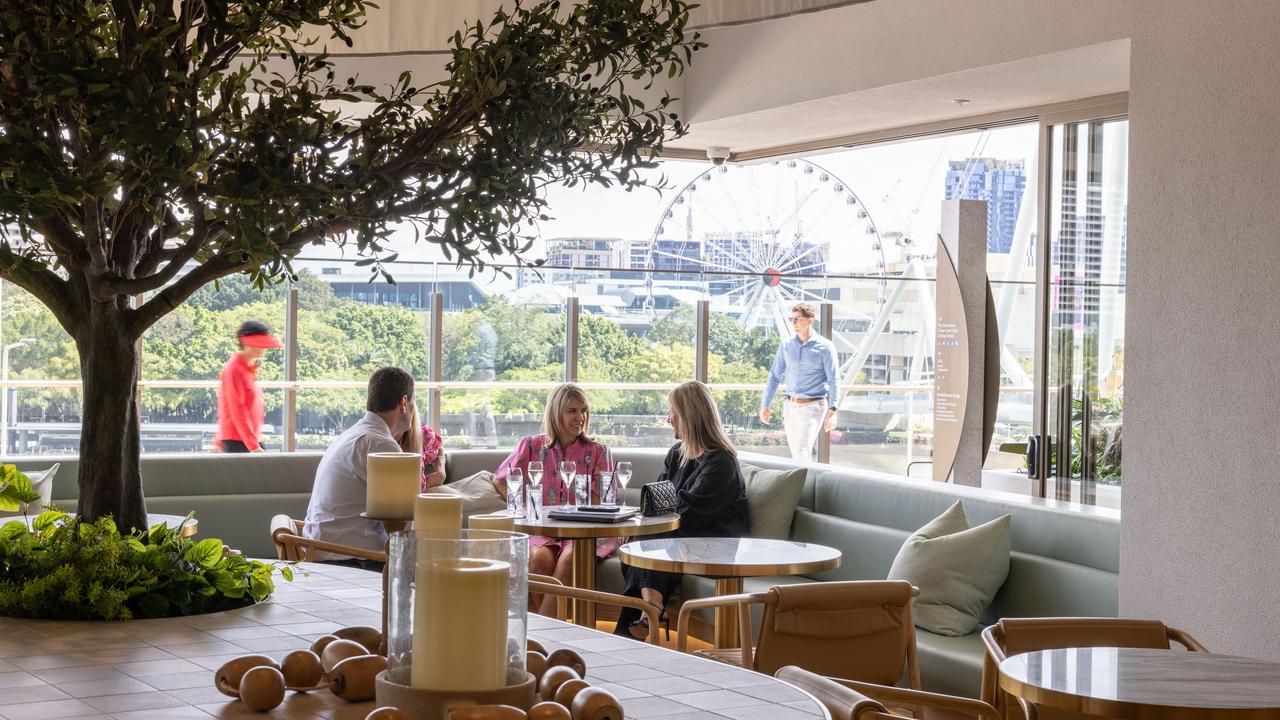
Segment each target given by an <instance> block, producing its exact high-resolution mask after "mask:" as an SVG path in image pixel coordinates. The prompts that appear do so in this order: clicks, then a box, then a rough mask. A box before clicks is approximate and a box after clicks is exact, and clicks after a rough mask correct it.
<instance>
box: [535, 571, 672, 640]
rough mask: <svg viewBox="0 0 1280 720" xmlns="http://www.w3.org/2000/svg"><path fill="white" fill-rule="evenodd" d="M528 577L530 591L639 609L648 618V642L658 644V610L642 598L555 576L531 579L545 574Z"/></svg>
mask: <svg viewBox="0 0 1280 720" xmlns="http://www.w3.org/2000/svg"><path fill="white" fill-rule="evenodd" d="M529 577H530V580H529V590H530V591H531V592H538V593H543V594H546V595H554V596H556V597H561V598H573V599H574V600H586V601H587V602H592V603H599V604H603V605H616V606H618V607H627V608H635V609H636V610H639V611H640V612H641V613H643V614H644V616H645V617H646V618H648V620H649V642H651V643H653V644H654V645H657V644H658V611H657V610H655V609H654V607H653V606H652V605H650V604H649V603H647V602H645V601H644V600H641V599H640V598H635V597H630V596H628V595H615V594H614V593H608V592H601V591H599V590H587V589H584V588H575V587H568V586H566V585H565V584H563V583H561V582H560V581H559V580H557V579H555V578H551V580H552V581H553V582H542V581H541V580H533V578H535V577H536V578H543V577H546V576H545V575H530V576H529Z"/></svg>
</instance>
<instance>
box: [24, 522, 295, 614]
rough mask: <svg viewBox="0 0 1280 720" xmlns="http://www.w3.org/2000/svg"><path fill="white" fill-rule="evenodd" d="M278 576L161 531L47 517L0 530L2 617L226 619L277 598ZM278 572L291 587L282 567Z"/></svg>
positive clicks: (213, 545) (218, 545)
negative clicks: (222, 615) (124, 531)
mask: <svg viewBox="0 0 1280 720" xmlns="http://www.w3.org/2000/svg"><path fill="white" fill-rule="evenodd" d="M274 570H275V568H274V567H273V566H272V565H268V564H266V563H263V562H259V561H257V560H247V559H245V558H244V557H243V556H241V555H237V554H231V553H228V552H226V551H225V548H224V547H223V545H222V541H221V540H218V539H215V538H208V539H205V540H200V541H192V540H190V539H188V538H184V537H181V535H180V534H179V532H178V531H177V530H175V529H171V528H169V527H166V526H165V525H163V524H161V525H156V526H155V527H153V528H151V530H150V531H148V532H145V533H142V532H139V533H134V534H130V535H121V534H120V531H119V530H118V529H117V528H116V525H115V523H114V522H112V521H111V519H110V518H105V517H104V518H100V519H99V520H97V521H95V522H81V521H79V520H77V519H75V518H73V517H71V516H69V515H67V514H66V513H64V512H61V511H59V510H50V511H48V512H44V513H41V514H40V515H38V516H37V517H36V518H35V519H34V520H33V521H32V529H30V530H29V529H28V528H27V526H26V525H25V524H24V523H22V522H18V521H11V522H8V523H5V524H4V525H3V526H0V615H8V616H13V617H34V618H44V619H56V620H128V619H131V618H150V617H169V616H174V615H198V614H201V613H208V612H217V611H220V610H230V609H233V608H237V607H243V606H245V605H252V604H253V603H256V602H261V601H262V600H265V599H266V598H267V596H269V595H270V594H271V593H272V592H274V591H275V584H274V582H273V580H272V575H273V573H274ZM280 572H281V574H282V575H284V576H285V578H286V579H292V573H293V571H292V569H291V568H289V567H288V566H281V567H280Z"/></svg>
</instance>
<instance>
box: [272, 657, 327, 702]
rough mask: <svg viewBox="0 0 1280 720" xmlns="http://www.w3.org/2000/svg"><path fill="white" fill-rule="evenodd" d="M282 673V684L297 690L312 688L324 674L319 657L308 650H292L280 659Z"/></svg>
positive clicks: (303, 690)
mask: <svg viewBox="0 0 1280 720" xmlns="http://www.w3.org/2000/svg"><path fill="white" fill-rule="evenodd" d="M280 672H282V673H284V686H285V687H287V688H289V689H290V690H294V691H297V692H306V691H307V690H314V689H315V688H316V686H317V685H319V684H320V678H321V677H322V676H323V675H324V666H322V665H321V664H320V658H319V656H317V655H316V654H315V653H313V652H311V651H310V650H294V651H293V652H291V653H289V654H288V655H285V656H284V660H281V661H280Z"/></svg>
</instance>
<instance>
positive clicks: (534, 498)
mask: <svg viewBox="0 0 1280 720" xmlns="http://www.w3.org/2000/svg"><path fill="white" fill-rule="evenodd" d="M528 501H529V504H530V506H531V508H530V510H529V512H531V513H532V514H533V519H534V520H540V519H541V518H542V461H541V460H533V461H531V462H530V463H529V498H528Z"/></svg>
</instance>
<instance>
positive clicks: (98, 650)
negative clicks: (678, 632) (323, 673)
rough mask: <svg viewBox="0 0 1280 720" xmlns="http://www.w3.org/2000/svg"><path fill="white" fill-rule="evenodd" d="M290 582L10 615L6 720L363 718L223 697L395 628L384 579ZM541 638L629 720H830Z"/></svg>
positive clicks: (0, 641) (748, 685) (699, 663)
mask: <svg viewBox="0 0 1280 720" xmlns="http://www.w3.org/2000/svg"><path fill="white" fill-rule="evenodd" d="M304 567H305V568H306V569H308V570H309V571H310V574H309V575H308V576H306V577H303V576H301V574H299V575H298V576H297V579H296V580H295V582H293V583H287V582H284V581H283V580H278V581H277V584H276V588H277V592H276V594H275V595H274V596H273V597H272V598H271V600H269V601H268V602H266V603H263V604H261V605H257V606H254V607H250V608H244V609H241V610H236V611H232V612H228V613H220V614H216V615H204V616H199V617H193V618H168V619H164V620H135V621H131V622H120V623H77V622H51V621H33V620H16V619H10V618H0V718H3V720H56V719H58V718H115V719H116V720H141V719H142V718H147V719H148V720H187V719H188V718H193V719H200V718H203V719H205V720H207V719H208V718H209V717H211V716H212V717H219V718H250V717H252V718H271V717H274V718H288V719H289V720H319V719H320V718H327V719H329V720H363V718H364V716H365V715H366V714H368V712H369V711H370V710H372V709H373V708H374V706H375V704H374V702H372V701H370V702H364V703H347V702H345V701H343V700H341V699H339V698H337V697H335V696H333V694H331V693H329V692H327V691H325V692H313V693H306V694H293V693H290V694H289V695H288V696H287V697H286V698H285V702H284V703H283V704H282V705H281V706H280V707H278V708H276V709H275V710H274V711H273V712H271V713H254V712H250V711H249V710H248V709H246V708H245V707H244V706H243V705H241V704H240V703H239V702H238V701H235V700H232V699H231V698H228V697H227V696H225V695H222V694H221V693H219V692H218V691H217V690H216V689H214V687H213V671H214V670H216V669H217V668H218V667H220V666H221V665H222V663H224V662H226V661H227V660H229V659H231V658H233V657H237V656H239V655H244V654H247V653H262V654H266V655H271V656H273V657H276V658H279V657H281V656H283V655H284V654H285V653H286V652H288V651H290V650H296V649H299V648H304V647H308V646H309V645H310V643H311V642H312V641H313V640H314V639H315V638H317V637H319V636H320V635H323V634H325V633H327V632H330V631H332V630H335V629H337V628H339V627H343V626H347V625H372V626H375V627H376V626H378V625H380V624H381V620H380V614H379V613H380V608H381V602H382V601H381V594H380V593H381V578H380V576H378V575H375V574H373V573H367V572H363V571H360V570H354V569H348V568H333V567H327V566H322V565H307V566H304ZM529 624H530V631H529V634H530V636H531V637H534V638H537V639H538V640H539V641H541V642H542V643H543V644H544V645H546V646H547V648H548V649H555V648H558V647H569V648H573V649H574V650H576V651H578V652H579V653H581V654H582V656H583V658H584V659H585V660H586V662H587V679H588V680H589V681H591V683H592V684H593V685H599V686H601V687H605V688H608V689H609V690H611V691H612V692H613V693H614V694H615V695H617V696H618V698H619V699H620V700H622V702H623V707H624V709H625V711H626V713H627V717H628V718H635V719H636V720H645V719H647V718H661V720H686V719H689V720H691V719H692V718H736V719H737V720H756V719H757V718H759V719H761V720H790V719H792V718H795V719H796V720H810V719H812V718H815V717H826V715H825V713H824V711H823V710H822V709H821V708H820V707H819V706H818V705H817V703H815V702H814V701H813V700H812V699H810V698H809V697H808V696H807V695H805V694H804V693H801V692H800V691H799V690H796V689H795V688H793V687H791V686H789V685H785V684H783V683H780V682H778V681H776V680H773V679H772V678H768V677H766V676H763V675H759V674H756V673H751V672H747V671H745V670H738V669H734V668H729V667H726V666H724V665H721V664H718V663H715V662H712V661H710V660H703V659H701V658H696V657H692V656H690V655H681V654H677V653H675V652H674V651H671V650H666V649H663V648H657V647H652V646H648V645H644V644H642V643H640V642H637V641H633V640H629V639H626V638H617V637H614V636H612V635H607V634H604V633H601V632H597V631H595V630H590V629H587V628H581V627H576V626H573V625H568V624H566V623H562V622H559V621H557V620H551V619H549V618H543V617H540V616H537V615H530V618H529Z"/></svg>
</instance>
